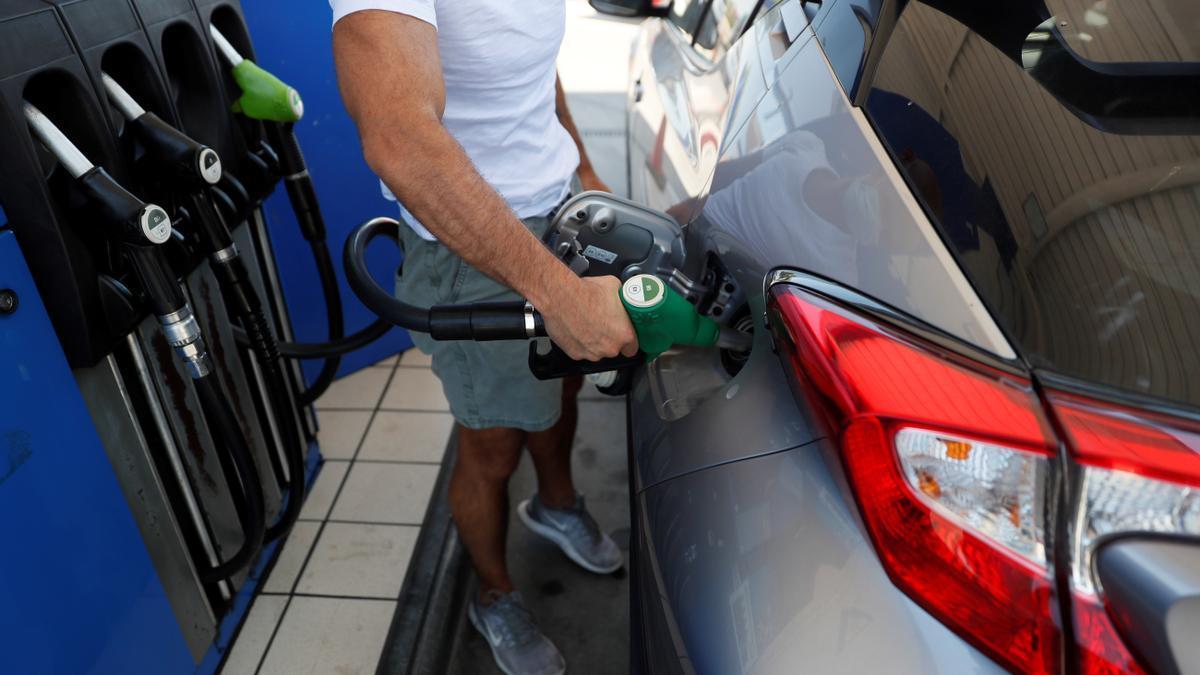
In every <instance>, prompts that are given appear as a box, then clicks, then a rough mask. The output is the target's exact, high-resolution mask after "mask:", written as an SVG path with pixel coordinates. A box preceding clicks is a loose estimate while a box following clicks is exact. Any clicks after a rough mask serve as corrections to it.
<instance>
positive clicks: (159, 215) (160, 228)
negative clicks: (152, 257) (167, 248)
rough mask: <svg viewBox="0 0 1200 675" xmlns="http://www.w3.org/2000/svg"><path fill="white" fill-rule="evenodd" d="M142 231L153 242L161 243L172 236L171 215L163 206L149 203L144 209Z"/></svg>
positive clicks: (141, 218)
mask: <svg viewBox="0 0 1200 675" xmlns="http://www.w3.org/2000/svg"><path fill="white" fill-rule="evenodd" d="M139 220H141V223H140V224H141V226H142V233H143V234H145V235H146V239H148V240H149V241H150V243H152V244H161V243H163V242H165V241H166V240H168V239H170V238H171V217H170V216H168V215H167V212H166V211H164V210H162V208H160V207H158V206H156V205H154V204H148V205H146V208H144V209H142V215H141V217H140V218H139Z"/></svg>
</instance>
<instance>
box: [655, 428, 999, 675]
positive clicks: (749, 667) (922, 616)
mask: <svg viewBox="0 0 1200 675" xmlns="http://www.w3.org/2000/svg"><path fill="white" fill-rule="evenodd" d="M832 452H833V451H832V448H831V447H829V446H828V444H827V443H825V442H823V441H817V442H814V443H810V444H808V445H805V446H802V447H799V448H795V449H791V450H787V451H783V452H777V453H773V454H769V455H765V456H761V457H756V458H754V459H750V460H746V461H742V462H737V463H734V464H729V465H724V466H720V467H716V468H712V469H707V470H704V471H698V472H695V473H691V474H688V475H686V476H683V477H680V478H676V479H675V480H671V481H669V482H666V483H663V484H660V485H657V486H654V487H652V488H650V489H648V490H646V491H645V492H643V493H642V494H641V495H639V496H638V505H637V506H638V508H637V509H636V513H637V517H638V518H639V520H640V522H639V524H638V526H639V527H640V534H639V543H640V544H641V547H642V548H641V550H640V551H639V553H638V556H637V557H638V559H639V560H645V561H648V562H647V564H643V565H640V566H639V570H638V571H637V573H638V574H640V575H641V578H640V579H639V580H638V587H639V588H641V589H643V590H644V592H643V593H641V594H640V597H639V598H638V599H637V600H636V601H639V602H641V606H640V607H639V609H638V612H635V615H640V616H642V617H644V618H645V621H644V625H643V626H642V627H641V629H642V630H643V633H642V637H641V640H642V642H643V643H644V644H646V645H650V646H651V649H649V650H647V651H648V652H649V653H648V655H647V656H648V657H649V659H650V660H649V663H647V664H646V668H647V671H648V672H651V673H654V674H655V675H668V674H670V673H693V672H694V673H701V674H713V675H717V674H720V675H729V674H733V673H795V672H812V673H869V672H888V673H955V674H960V673H992V672H1003V671H1002V669H1001V668H999V666H997V665H995V664H994V663H993V662H992V661H990V660H989V659H987V658H986V657H985V656H984V655H982V654H981V653H979V652H978V651H977V650H975V649H974V648H973V647H971V646H970V645H968V644H966V643H965V642H963V641H962V640H961V639H959V638H958V637H957V636H955V635H954V634H953V633H951V632H950V630H949V629H948V628H946V627H945V626H943V625H942V624H941V623H939V622H938V621H936V620H935V619H933V618H932V617H931V616H929V615H928V614H927V613H926V612H925V611H924V610H922V609H921V608H920V607H918V606H916V605H915V604H914V603H913V602H912V601H911V600H909V599H908V598H907V597H906V596H905V595H903V594H902V593H900V592H898V591H897V590H896V589H895V587H893V586H892V584H891V581H890V580H889V579H888V577H887V575H886V574H885V572H884V570H883V568H882V567H881V566H880V563H879V561H878V558H877V557H876V555H875V552H874V550H873V549H872V547H871V544H870V542H869V541H868V540H867V539H866V538H865V537H864V535H863V534H862V531H861V529H860V527H859V525H858V523H857V516H856V514H855V513H854V510H853V508H852V507H850V506H848V502H847V500H846V495H845V493H844V487H843V486H841V485H839V481H838V479H837V478H836V476H837V473H836V470H835V472H831V471H830V468H829V466H828V463H829V462H831V461H832V462H835V463H836V461H837V460H836V457H835V456H834V455H833V454H832ZM645 589H655V590H654V591H651V592H645Z"/></svg>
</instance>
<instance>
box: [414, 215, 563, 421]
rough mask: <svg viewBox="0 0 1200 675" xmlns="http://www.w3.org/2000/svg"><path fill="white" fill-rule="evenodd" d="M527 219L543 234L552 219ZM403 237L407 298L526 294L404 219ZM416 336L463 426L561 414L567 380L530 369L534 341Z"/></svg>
mask: <svg viewBox="0 0 1200 675" xmlns="http://www.w3.org/2000/svg"><path fill="white" fill-rule="evenodd" d="M525 226H526V227H528V228H529V229H530V230H531V231H532V232H533V233H534V235H536V236H537V237H538V238H539V239H541V238H542V235H544V234H545V232H546V228H548V227H549V226H550V220H549V218H546V217H536V218H526V219H525ZM400 237H401V240H400V241H401V245H402V246H403V247H404V268H403V274H402V275H401V276H399V277H397V278H396V297H398V298H400V299H401V300H403V301H405V302H408V303H411V304H414V305H418V306H421V307H429V306H431V305H438V304H453V303H460V302H478V301H498V300H519V299H520V297H521V296H519V295H517V293H516V292H514V291H513V290H511V289H509V288H507V287H505V286H502V285H501V284H499V283H497V282H495V281H493V280H492V279H491V278H489V277H487V276H484V275H483V274H482V273H481V272H479V271H478V270H476V269H475V268H473V267H471V266H470V265H467V264H466V263H465V262H463V260H462V258H460V257H458V256H457V255H455V254H454V253H452V252H451V251H450V249H448V248H446V247H445V246H443V245H442V244H440V243H438V242H435V241H427V240H425V239H422V238H421V237H419V236H418V235H417V234H416V233H415V232H413V231H412V229H411V228H408V227H405V226H401V227H400ZM412 338H413V342H414V343H415V344H416V345H417V348H418V349H420V350H421V351H422V352H425V353H426V354H429V355H431V356H432V357H433V372H434V374H435V375H437V376H438V379H439V380H441V382H442V390H443V391H445V393H446V399H447V400H448V401H449V402H450V412H451V413H452V414H453V415H454V419H455V420H456V421H457V422H458V423H459V424H461V425H463V426H464V427H467V428H470V429H488V428H492V427H507V428H515V429H523V430H525V431H542V430H544V429H548V428H550V427H551V426H553V425H554V423H555V422H557V421H558V417H559V414H560V413H561V412H562V380H548V381H543V380H539V379H537V378H535V377H534V376H533V374H532V373H530V372H529V365H528V362H529V343H528V342H527V341H525V340H504V341H498V342H466V341H446V342H437V341H434V340H431V339H430V338H429V336H428V335H426V334H424V333H416V332H413V333H412Z"/></svg>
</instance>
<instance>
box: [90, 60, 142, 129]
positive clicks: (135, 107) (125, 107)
mask: <svg viewBox="0 0 1200 675" xmlns="http://www.w3.org/2000/svg"><path fill="white" fill-rule="evenodd" d="M100 80H101V81H102V82H103V83H104V88H105V89H106V90H107V91H108V98H109V100H111V101H112V102H113V105H115V106H117V109H118V110H120V111H121V114H122V115H124V116H125V119H127V120H130V121H132V120H136V119H137V118H139V117H141V116H142V115H145V114H146V109H145V108H143V107H142V106H141V105H139V104H138V102H137V101H136V100H134V98H133V97H132V96H130V95H129V92H127V91H125V88H124V87H122V86H121V85H120V84H118V83H117V81H116V80H114V79H113V78H112V77H111V76H109V74H108V73H106V72H103V71H101V72H100Z"/></svg>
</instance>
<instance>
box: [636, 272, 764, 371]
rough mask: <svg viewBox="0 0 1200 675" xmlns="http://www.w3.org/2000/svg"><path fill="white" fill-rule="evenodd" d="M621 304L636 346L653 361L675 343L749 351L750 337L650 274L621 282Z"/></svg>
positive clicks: (647, 358)
mask: <svg viewBox="0 0 1200 675" xmlns="http://www.w3.org/2000/svg"><path fill="white" fill-rule="evenodd" d="M621 303H622V304H624V305H625V311H626V312H628V313H629V320H630V321H631V322H632V323H633V330H634V332H636V333H637V337H638V346H639V347H641V350H642V351H643V352H645V354H646V360H647V361H653V360H654V359H655V358H657V357H658V356H659V355H660V354H662V353H663V352H665V351H667V350H668V349H670V348H671V347H673V346H675V345H694V346H697V347H720V348H723V349H729V350H732V351H739V352H744V351H749V350H750V345H751V337H750V336H749V335H748V334H746V333H743V332H741V331H739V330H736V329H733V328H730V327H727V326H721V325H720V324H718V323H717V322H716V321H713V320H712V319H710V318H708V317H707V316H704V315H702V314H700V313H699V312H698V311H696V308H695V307H694V306H693V305H692V304H691V303H689V302H688V301H687V300H685V299H684V298H683V296H682V295H680V294H678V293H676V292H675V291H674V290H672V289H671V288H670V287H669V286H667V284H666V283H664V282H663V280H662V279H659V278H658V277H656V276H654V275H653V274H639V275H637V276H633V277H630V278H629V279H628V280H626V281H625V283H624V284H622V285H621Z"/></svg>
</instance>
